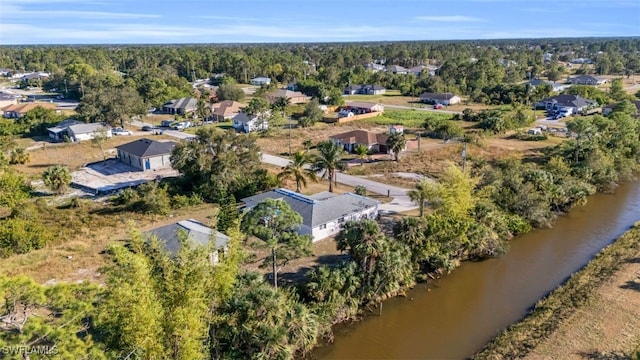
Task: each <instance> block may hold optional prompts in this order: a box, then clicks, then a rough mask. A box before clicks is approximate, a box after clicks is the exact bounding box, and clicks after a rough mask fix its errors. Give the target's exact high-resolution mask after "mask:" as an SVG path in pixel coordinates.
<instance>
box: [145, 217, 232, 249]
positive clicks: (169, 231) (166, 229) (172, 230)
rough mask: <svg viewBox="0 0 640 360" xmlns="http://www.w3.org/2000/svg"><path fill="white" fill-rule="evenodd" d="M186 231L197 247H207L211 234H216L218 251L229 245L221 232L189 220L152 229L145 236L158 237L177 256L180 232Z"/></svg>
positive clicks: (225, 236) (227, 238) (227, 239)
mask: <svg viewBox="0 0 640 360" xmlns="http://www.w3.org/2000/svg"><path fill="white" fill-rule="evenodd" d="M180 230H182V231H185V232H186V234H187V236H188V238H189V239H190V240H191V241H192V242H193V243H194V244H195V245H207V244H209V241H210V239H211V234H212V233H215V242H216V243H215V246H216V249H220V248H224V247H225V246H227V244H228V243H229V237H228V236H227V235H225V234H223V233H221V232H219V231H214V230H212V229H211V228H210V227H208V226H206V225H204V224H203V223H201V222H199V221H196V220H193V219H189V220H184V221H179V222H177V223H173V224H169V225H166V226H162V227H159V228H155V229H151V230H149V231H147V232H145V234H146V235H147V236H156V237H157V238H158V240H160V242H162V243H163V245H164V247H165V249H166V250H167V251H169V252H170V253H171V254H175V253H176V252H178V250H179V249H180V238H179V237H178V231H180Z"/></svg>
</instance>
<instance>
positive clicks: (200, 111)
mask: <svg viewBox="0 0 640 360" xmlns="http://www.w3.org/2000/svg"><path fill="white" fill-rule="evenodd" d="M196 115H198V117H199V118H200V120H201V121H202V122H203V123H204V122H205V121H207V119H208V118H209V117H211V105H209V104H207V102H206V101H204V99H202V98H201V99H200V100H198V103H197V105H196Z"/></svg>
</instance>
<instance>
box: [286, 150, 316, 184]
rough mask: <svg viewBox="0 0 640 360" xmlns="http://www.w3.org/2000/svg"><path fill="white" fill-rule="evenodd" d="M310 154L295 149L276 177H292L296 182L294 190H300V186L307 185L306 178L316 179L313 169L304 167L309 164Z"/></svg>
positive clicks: (314, 180)
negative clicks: (288, 161)
mask: <svg viewBox="0 0 640 360" xmlns="http://www.w3.org/2000/svg"><path fill="white" fill-rule="evenodd" d="M311 160H312V159H311V154H309V153H307V152H305V151H297V152H296V153H294V154H293V160H291V162H290V163H289V164H288V165H287V166H285V167H283V168H282V172H280V174H278V179H279V180H283V179H293V180H295V182H296V192H300V189H301V188H302V187H306V186H307V179H308V180H311V181H313V182H317V181H318V177H317V176H316V173H315V171H313V170H311V169H309V168H306V165H308V164H311Z"/></svg>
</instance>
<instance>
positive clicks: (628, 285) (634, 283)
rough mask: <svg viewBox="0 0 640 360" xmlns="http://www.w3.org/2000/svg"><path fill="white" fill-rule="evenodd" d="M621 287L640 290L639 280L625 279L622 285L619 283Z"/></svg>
mask: <svg viewBox="0 0 640 360" xmlns="http://www.w3.org/2000/svg"><path fill="white" fill-rule="evenodd" d="M620 288H621V289H627V290H635V291H638V292H640V282H638V281H636V280H627V282H626V283H625V284H624V285H620Z"/></svg>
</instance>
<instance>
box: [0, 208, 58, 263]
mask: <svg viewBox="0 0 640 360" xmlns="http://www.w3.org/2000/svg"><path fill="white" fill-rule="evenodd" d="M51 239H52V235H51V233H50V232H49V231H48V230H47V228H46V227H44V226H42V225H40V224H38V223H37V222H36V221H33V220H25V219H21V218H11V219H7V220H4V221H2V222H1V223H0V257H8V256H11V255H14V254H26V253H28V252H29V251H31V250H35V249H40V248H42V247H43V246H44V245H45V244H46V243H47V242H49V241H51Z"/></svg>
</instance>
